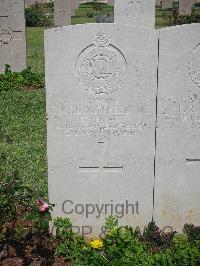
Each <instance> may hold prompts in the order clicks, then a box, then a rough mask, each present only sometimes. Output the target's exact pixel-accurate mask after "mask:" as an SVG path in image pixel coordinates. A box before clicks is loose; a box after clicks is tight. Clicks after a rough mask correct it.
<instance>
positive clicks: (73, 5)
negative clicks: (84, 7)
mask: <svg viewBox="0 0 200 266" xmlns="http://www.w3.org/2000/svg"><path fill="white" fill-rule="evenodd" d="M70 1H71V16H72V17H74V16H75V13H76V6H77V4H76V0H70Z"/></svg>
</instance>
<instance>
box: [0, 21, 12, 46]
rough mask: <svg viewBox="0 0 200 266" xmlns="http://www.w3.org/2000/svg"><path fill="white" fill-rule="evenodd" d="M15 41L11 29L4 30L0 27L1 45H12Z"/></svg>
mask: <svg viewBox="0 0 200 266" xmlns="http://www.w3.org/2000/svg"><path fill="white" fill-rule="evenodd" d="M12 40H13V31H12V29H11V28H2V27H1V26H0V45H1V44H10V43H11V42H12Z"/></svg>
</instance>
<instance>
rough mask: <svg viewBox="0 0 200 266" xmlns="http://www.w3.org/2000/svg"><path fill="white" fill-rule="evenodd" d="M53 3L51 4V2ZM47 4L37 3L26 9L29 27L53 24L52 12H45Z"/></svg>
mask: <svg viewBox="0 0 200 266" xmlns="http://www.w3.org/2000/svg"><path fill="white" fill-rule="evenodd" d="M50 5H51V4H50ZM44 7H45V5H43V4H39V3H37V2H36V3H35V4H34V5H31V6H30V7H28V8H26V10H25V18H26V26H27V27H49V26H52V23H51V16H50V14H48V13H46V12H45V9H44Z"/></svg>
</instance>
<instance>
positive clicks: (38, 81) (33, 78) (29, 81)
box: [0, 65, 44, 91]
mask: <svg viewBox="0 0 200 266" xmlns="http://www.w3.org/2000/svg"><path fill="white" fill-rule="evenodd" d="M39 88H44V76H43V75H41V74H37V73H34V72H32V71H31V68H30V67H28V68H27V69H25V70H23V71H21V72H12V71H11V68H10V66H9V65H5V73H4V74H0V91H9V90H20V89H24V90H34V89H39Z"/></svg>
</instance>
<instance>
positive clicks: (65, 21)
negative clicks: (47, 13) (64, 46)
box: [54, 0, 71, 27]
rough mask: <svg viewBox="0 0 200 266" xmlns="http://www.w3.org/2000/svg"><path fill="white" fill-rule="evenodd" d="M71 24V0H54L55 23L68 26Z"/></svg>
mask: <svg viewBox="0 0 200 266" xmlns="http://www.w3.org/2000/svg"><path fill="white" fill-rule="evenodd" d="M70 24H71V0H54V25H55V26H59V27H62V26H67V25H70Z"/></svg>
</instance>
